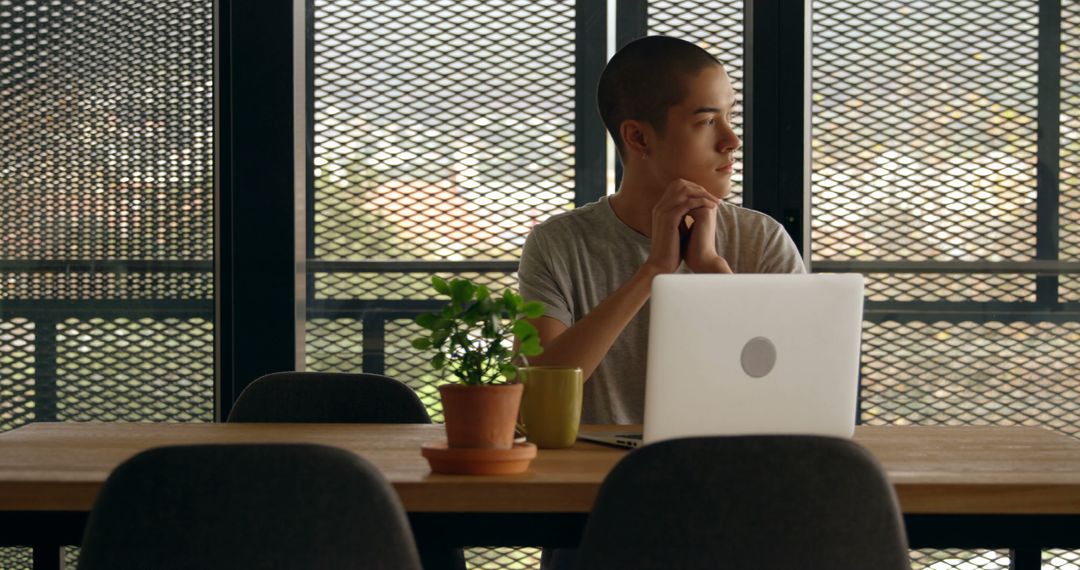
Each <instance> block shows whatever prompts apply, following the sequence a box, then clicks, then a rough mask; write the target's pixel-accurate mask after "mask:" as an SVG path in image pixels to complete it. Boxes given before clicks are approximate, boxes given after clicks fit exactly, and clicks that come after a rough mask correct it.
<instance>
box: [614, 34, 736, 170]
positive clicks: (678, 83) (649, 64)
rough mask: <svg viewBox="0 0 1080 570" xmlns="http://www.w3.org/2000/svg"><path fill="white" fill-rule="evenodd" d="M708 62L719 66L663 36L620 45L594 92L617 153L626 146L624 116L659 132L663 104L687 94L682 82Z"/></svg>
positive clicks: (709, 57) (693, 48) (664, 111)
mask: <svg viewBox="0 0 1080 570" xmlns="http://www.w3.org/2000/svg"><path fill="white" fill-rule="evenodd" d="M711 66H721V64H720V61H719V60H718V59H716V58H715V57H713V56H712V54H710V53H709V52H707V51H705V50H704V49H701V48H700V47H698V46H696V45H694V44H692V43H690V42H686V41H683V40H677V39H675V38H669V37H667V36H649V37H645V38H641V39H638V40H634V41H632V42H630V43H628V44H626V46H625V47H623V48H622V49H621V50H619V51H618V52H617V53H616V54H615V55H614V56H613V57H612V58H611V61H609V62H608V64H607V67H605V68H604V72H603V73H602V74H600V85H599V87H598V89H597V97H596V98H597V103H598V106H599V108H600V118H601V119H602V120H603V121H604V127H606V128H607V130H608V132H609V133H611V137H612V138H613V139H615V146H616V147H617V148H618V149H619V154H620V155H622V154H623V152H624V150H625V149H624V148H623V140H622V136H621V135H620V134H619V127H620V126H621V125H622V123H623V121H627V120H637V121H645V122H647V123H648V124H650V125H652V127H653V128H654V129H656V131H657V132H660V133H662V132H663V131H664V123H665V122H666V119H667V111H668V109H670V108H671V107H673V106H675V105H677V104H679V103H680V102H682V100H683V99H684V98H686V94H687V89H686V83H687V81H688V80H689V79H692V78H693V77H696V76H697V74H698V73H700V72H701V70H703V69H705V68H707V67H711ZM721 67H722V66H721Z"/></svg>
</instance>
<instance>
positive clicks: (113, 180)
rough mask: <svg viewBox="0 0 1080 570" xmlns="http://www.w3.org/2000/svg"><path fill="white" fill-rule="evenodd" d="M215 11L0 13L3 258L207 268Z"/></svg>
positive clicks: (133, 7) (119, 7)
mask: <svg viewBox="0 0 1080 570" xmlns="http://www.w3.org/2000/svg"><path fill="white" fill-rule="evenodd" d="M212 13H213V12H212V2H210V1H209V0H183V1H178V2H168V3H160V2H139V1H136V0H115V1H111V2H63V3H61V2H44V1H42V2H32V1H22V0H19V1H11V0H3V1H0V21H2V22H3V24H2V25H3V28H2V30H3V32H2V33H4V34H5V38H4V41H3V42H0V69H2V73H0V94H2V96H0V132H2V133H3V138H2V140H3V141H4V142H3V144H4V151H3V152H0V174H2V176H3V180H4V182H3V184H4V188H3V192H0V235H3V236H4V237H3V239H0V259H29V260H45V259H50V260H66V259H153V260H161V259H169V260H191V259H211V255H212V248H213V219H212V213H213V211H212V208H211V201H212V191H213V188H212V181H211V170H212V133H213V107H212V104H213V101H212V85H211V80H212V78H213V51H212V49H213V42H212V39H213V33H212V25H211V15H212ZM9 38H10V39H9Z"/></svg>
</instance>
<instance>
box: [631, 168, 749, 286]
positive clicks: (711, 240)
mask: <svg viewBox="0 0 1080 570" xmlns="http://www.w3.org/2000/svg"><path fill="white" fill-rule="evenodd" d="M718 204H720V199H719V198H716V197H715V196H713V195H712V194H709V193H708V192H707V191H706V190H705V189H704V188H702V187H701V186H698V185H697V184H694V183H693V182H690V181H688V180H683V179H681V178H678V179H675V180H673V181H672V182H671V183H670V184H668V187H667V189H666V190H665V191H664V194H663V196H661V197H660V201H659V202H657V203H656V206H655V207H653V215H652V249H651V250H650V251H649V258H648V259H647V260H646V261H645V265H647V266H649V268H650V269H652V270H653V271H655V272H656V273H658V274H659V273H673V272H675V270H676V269H678V268H679V262H680V261H682V260H683V259H685V260H686V264H687V265H688V266H689V267H690V269H691V270H693V271H694V272H695V273H731V268H730V267H728V264H727V261H725V260H724V258H722V257H720V256H719V255H718V254H717V253H716V207H717V205H718ZM687 215H689V216H690V217H691V218H692V219H693V220H694V225H693V227H692V228H690V227H687V225H686V222H685V219H686V216H687Z"/></svg>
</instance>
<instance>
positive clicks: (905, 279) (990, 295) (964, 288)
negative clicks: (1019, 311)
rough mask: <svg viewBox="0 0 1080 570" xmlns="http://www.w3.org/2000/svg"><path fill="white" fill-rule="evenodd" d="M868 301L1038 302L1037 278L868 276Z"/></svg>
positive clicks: (1002, 274)
mask: <svg viewBox="0 0 1080 570" xmlns="http://www.w3.org/2000/svg"><path fill="white" fill-rule="evenodd" d="M865 277H866V298H867V300H869V301H975V302H987V301H1025V302H1033V301H1035V277H1034V276H1031V275H1019V274H1013V273H1001V274H987V275H982V274H959V273H957V274H951V273H941V274H925V275H922V274H907V273H868V274H866V275H865Z"/></svg>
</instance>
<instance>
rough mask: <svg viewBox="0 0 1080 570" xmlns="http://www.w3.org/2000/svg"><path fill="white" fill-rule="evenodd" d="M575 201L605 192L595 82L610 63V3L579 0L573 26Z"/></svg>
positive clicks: (596, 197) (592, 198)
mask: <svg viewBox="0 0 1080 570" xmlns="http://www.w3.org/2000/svg"><path fill="white" fill-rule="evenodd" d="M574 36H575V37H574V68H575V69H574V71H575V75H576V78H575V81H574V107H575V110H574V165H575V167H574V205H575V206H584V205H585V204H588V203H590V202H595V201H596V200H599V199H600V198H601V197H603V195H604V194H605V190H606V181H605V177H606V174H607V146H606V139H605V138H604V137H605V136H606V134H605V131H604V124H603V122H601V120H600V115H599V114H598V113H597V107H596V85H597V83H598V82H599V80H600V73H601V72H602V71H603V70H604V65H605V64H606V63H607V58H606V57H605V55H606V51H607V3H606V2H597V1H594V0H578V2H577V4H576V22H575V26H574Z"/></svg>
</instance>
